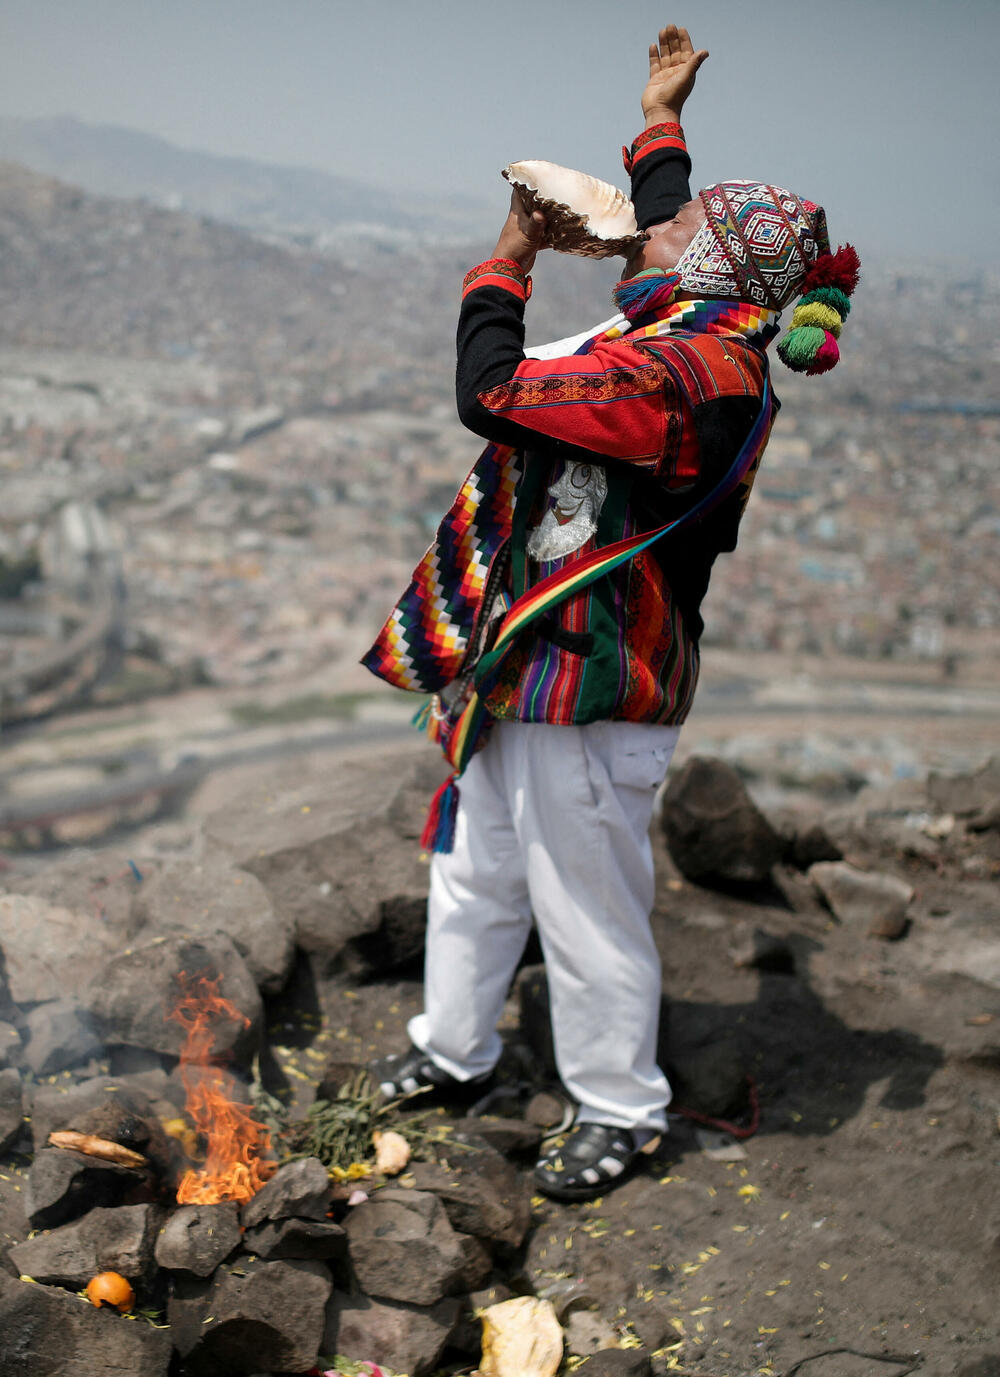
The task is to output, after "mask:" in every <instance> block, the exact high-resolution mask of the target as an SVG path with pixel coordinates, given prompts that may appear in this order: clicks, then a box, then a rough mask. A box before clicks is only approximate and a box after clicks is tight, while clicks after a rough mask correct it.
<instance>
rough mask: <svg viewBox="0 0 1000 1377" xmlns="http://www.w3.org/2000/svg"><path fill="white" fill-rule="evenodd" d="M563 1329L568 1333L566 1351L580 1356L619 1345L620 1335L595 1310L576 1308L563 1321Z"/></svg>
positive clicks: (586, 1355)
mask: <svg viewBox="0 0 1000 1377" xmlns="http://www.w3.org/2000/svg"><path fill="white" fill-rule="evenodd" d="M563 1329H564V1332H565V1335H566V1352H567V1353H572V1354H575V1355H576V1356H577V1357H579V1358H586V1357H589V1356H590V1355H591V1354H594V1353H599V1352H600V1351H601V1350H602V1349H614V1348H617V1346H618V1335H617V1334H616V1333H615V1331H614V1329H613V1328H612V1327H611V1325H610V1323H609V1322H608V1321H607V1320H605V1319H602V1318H601V1316H600V1315H598V1314H596V1313H595V1312H594V1311H593V1310H574V1311H573V1312H572V1313H571V1314H570V1315H568V1316H567V1317H566V1319H565V1321H564V1322H563ZM647 1366H648V1359H647ZM628 1370H629V1369H626V1371H628Z"/></svg>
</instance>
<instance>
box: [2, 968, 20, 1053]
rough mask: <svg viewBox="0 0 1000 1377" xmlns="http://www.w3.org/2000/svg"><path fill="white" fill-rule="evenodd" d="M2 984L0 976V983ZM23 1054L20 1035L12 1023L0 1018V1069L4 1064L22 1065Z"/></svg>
mask: <svg viewBox="0 0 1000 1377" xmlns="http://www.w3.org/2000/svg"><path fill="white" fill-rule="evenodd" d="M2 984H3V980H2V976H0V985H2ZM23 1064H24V1056H23V1052H22V1048H21V1035H20V1033H19V1032H18V1031H17V1029H16V1028H15V1027H14V1025H13V1023H6V1022H4V1021H3V1020H0V1069H2V1068H3V1067H5V1066H23Z"/></svg>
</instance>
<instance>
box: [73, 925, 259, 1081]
mask: <svg viewBox="0 0 1000 1377" xmlns="http://www.w3.org/2000/svg"><path fill="white" fill-rule="evenodd" d="M182 972H186V973H187V975H188V976H189V977H194V976H197V975H201V974H205V975H208V976H211V977H212V978H213V979H214V978H217V977H220V976H221V984H220V987H219V988H220V993H221V994H222V996H223V997H224V998H225V999H227V1000H228V1001H229V1002H230V1003H231V1004H232V1005H234V1006H235V1008H237V1009H238V1010H239V1011H240V1013H241V1014H242V1015H243V1018H244V1019H245V1020H246V1023H245V1024H244V1023H243V1022H242V1021H240V1020H237V1019H232V1018H218V1019H216V1020H215V1025H214V1026H215V1041H214V1048H213V1050H214V1053H215V1055H216V1056H223V1055H227V1054H231V1055H232V1056H233V1057H235V1058H236V1059H237V1060H240V1059H245V1060H246V1061H249V1060H250V1056H251V1055H252V1053H253V1051H254V1050H255V1048H256V1045H257V1042H258V1039H259V1034H260V1023H261V1014H262V1005H261V999H260V995H259V994H258V992H257V986H256V984H255V983H254V980H253V977H252V976H251V974H250V972H249V971H248V970H247V967H246V963H245V962H244V960H243V958H242V956H240V954H239V952H238V951H237V950H236V948H235V947H234V945H233V943H232V940H231V939H230V938H229V937H226V936H225V935H224V934H223V933H213V934H211V935H210V936H208V937H202V938H185V937H169V938H167V939H166V940H165V941H162V942H160V941H156V942H152V943H148V944H147V945H145V946H142V947H136V948H134V949H132V950H129V951H126V952H123V953H122V954H121V955H119V956H115V957H113V958H112V960H110V961H108V962H107V963H106V964H105V965H104V966H103V967H102V968H101V970H100V971H99V972H98V973H97V975H96V976H95V977H94V979H93V980H92V981H91V984H90V985H89V986H88V989H87V992H86V995H85V1002H86V1005H87V1008H88V1009H89V1011H90V1014H91V1016H92V1018H93V1020H94V1024H95V1027H96V1029H97V1031H98V1033H99V1034H100V1036H101V1037H103V1039H104V1041H105V1042H106V1043H107V1044H109V1045H125V1046H129V1047H141V1048H145V1049H147V1050H148V1051H152V1052H165V1053H168V1054H169V1055H171V1056H178V1055H179V1054H180V1051H181V1048H182V1047H183V1045H184V1040H185V1037H186V1030H185V1028H184V1027H183V1026H182V1024H181V1023H180V1022H178V1020H176V1019H174V1018H170V1017H168V1015H169V1014H170V1012H171V1011H172V1010H173V1009H174V1008H175V1007H176V1005H177V1001H178V997H179V995H180V992H181V985H180V982H179V980H178V977H179V976H180V975H181V973H182Z"/></svg>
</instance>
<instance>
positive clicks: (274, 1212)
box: [243, 1157, 330, 1229]
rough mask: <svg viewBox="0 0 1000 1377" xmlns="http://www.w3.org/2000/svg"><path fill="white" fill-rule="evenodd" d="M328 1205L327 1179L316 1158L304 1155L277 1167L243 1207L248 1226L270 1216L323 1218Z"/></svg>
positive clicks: (250, 1227) (244, 1223) (324, 1169)
mask: <svg viewBox="0 0 1000 1377" xmlns="http://www.w3.org/2000/svg"><path fill="white" fill-rule="evenodd" d="M329 1208H330V1178H329V1175H328V1174H327V1170H326V1167H324V1165H323V1163H322V1162H321V1161H319V1159H318V1158H316V1157H304V1158H302V1159H301V1160H300V1161H298V1162H289V1163H288V1165H287V1166H284V1167H279V1168H278V1170H277V1171H276V1172H275V1173H274V1175H273V1176H272V1177H271V1179H270V1181H268V1182H267V1183H266V1184H265V1185H264V1186H262V1187H261V1188H260V1190H259V1191H258V1192H257V1194H256V1195H255V1196H254V1198H253V1199H252V1200H249V1201H248V1202H247V1203H246V1204H245V1205H244V1206H243V1225H244V1227H245V1228H247V1229H252V1228H254V1226H255V1225H257V1224H263V1223H264V1222H265V1221H266V1220H269V1219H292V1218H298V1219H326V1212H327V1210H328V1209H329Z"/></svg>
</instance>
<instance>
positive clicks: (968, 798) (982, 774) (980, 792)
mask: <svg viewBox="0 0 1000 1377" xmlns="http://www.w3.org/2000/svg"><path fill="white" fill-rule="evenodd" d="M998 796H1000V755H995V756H992V757H991V758H990V759H989V760H987V761H986V763H985V764H984V765H981V766H980V768H979V769H978V770H972V771H969V772H967V773H966V774H958V775H942V774H938V773H937V772H936V771H931V773H930V774H929V775H928V777H927V798H928V800H929V801H930V803H931V805H932V807H933V808H935V809H936V810H937V812H939V813H953V814H954V815H955V817H956V818H966V817H972V816H973V815H974V814H976V813H979V812H981V811H982V810H983V809H986V808H988V807H989V806H990V804H991V803H993V802H994V800H995V799H996V798H997V797H998Z"/></svg>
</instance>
